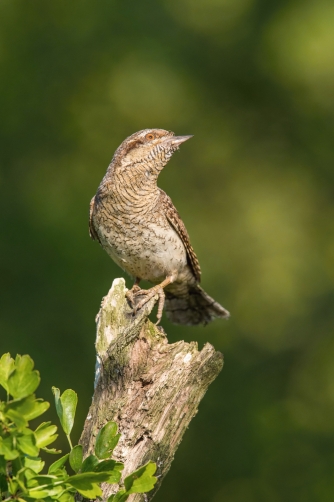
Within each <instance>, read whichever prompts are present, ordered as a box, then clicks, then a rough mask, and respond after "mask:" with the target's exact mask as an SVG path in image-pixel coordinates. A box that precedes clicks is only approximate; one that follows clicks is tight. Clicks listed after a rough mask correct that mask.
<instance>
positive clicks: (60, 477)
mask: <svg viewBox="0 0 334 502" xmlns="http://www.w3.org/2000/svg"><path fill="white" fill-rule="evenodd" d="M39 383H40V376H39V372H38V371H37V370H34V362H33V360H32V359H31V358H30V357H29V356H28V355H24V356H20V355H18V356H16V358H15V360H14V359H12V358H11V356H10V354H4V355H3V356H2V357H1V359H0V385H1V386H2V387H3V388H4V389H5V391H6V392H7V400H6V401H1V400H0V500H2V501H12V500H18V501H19V502H25V501H26V502H31V501H33V500H40V501H41V502H43V501H44V502H51V501H55V500H57V501H59V502H74V500H75V495H76V494H77V493H78V492H79V493H80V494H81V495H83V497H85V498H88V499H94V498H99V497H100V496H101V495H102V491H101V488H100V483H101V482H104V483H110V484H116V483H119V481H120V479H121V472H122V470H123V467H124V465H123V464H122V463H121V462H117V461H116V460H113V459H112V458H110V457H111V455H112V453H113V450H114V448H115V447H116V445H117V443H118V440H119V438H120V434H118V432H117V424H116V423H115V422H108V423H107V424H106V425H105V426H104V427H103V428H102V429H101V431H100V432H99V434H98V435H97V438H96V443H95V451H94V453H95V455H89V456H88V457H86V458H85V459H83V452H82V446H81V445H76V446H74V447H73V446H72V442H71V438H70V433H71V430H72V427H73V423H74V418H75V411H76V407H77V402H78V397H77V394H76V393H75V392H74V391H73V390H71V389H68V390H65V392H63V394H61V395H60V391H59V389H57V388H53V393H54V395H55V403H56V410H57V414H58V417H59V420H60V423H61V426H62V429H63V430H64V432H65V434H66V436H67V439H68V442H69V445H70V452H69V453H67V454H66V455H64V456H62V457H60V458H58V459H57V460H56V461H55V462H53V464H51V465H50V467H49V469H48V471H47V472H46V473H43V469H44V466H45V462H44V461H43V460H42V459H41V458H40V456H39V453H40V450H43V451H45V452H47V453H49V454H60V453H61V451H59V450H56V449H54V448H49V445H50V444H52V443H53V442H54V441H55V440H56V438H57V437H58V434H56V432H57V426H55V425H52V424H51V422H42V423H41V424H40V425H39V426H38V427H37V428H36V429H35V430H32V429H30V428H29V421H30V420H32V419H34V418H37V417H39V416H41V415H42V414H43V413H45V411H46V410H47V409H48V408H49V406H50V404H49V403H48V402H46V401H43V399H37V398H36V397H35V394H34V392H35V391H36V389H37V387H38V385H39ZM67 464H69V465H70V467H71V468H72V470H73V471H74V473H75V474H73V475H69V474H68V473H67V469H66V467H67ZM155 471H156V465H155V464H154V463H153V462H148V463H147V464H146V465H144V466H143V467H140V468H139V469H138V470H137V471H135V472H133V473H132V474H130V475H129V476H127V477H126V478H125V479H124V488H121V489H119V490H118V492H117V493H116V494H115V495H111V496H110V497H109V499H108V502H124V501H125V500H127V498H128V497H129V495H130V494H131V493H145V492H148V491H150V490H152V488H153V487H154V484H155V482H156V480H157V478H156V477H154V473H155Z"/></svg>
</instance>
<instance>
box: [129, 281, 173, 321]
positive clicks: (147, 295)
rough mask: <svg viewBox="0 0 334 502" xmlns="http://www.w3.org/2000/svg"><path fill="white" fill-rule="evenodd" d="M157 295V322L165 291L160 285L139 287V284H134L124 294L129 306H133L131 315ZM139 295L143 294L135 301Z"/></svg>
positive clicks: (160, 315)
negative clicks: (145, 287) (141, 297)
mask: <svg viewBox="0 0 334 502" xmlns="http://www.w3.org/2000/svg"><path fill="white" fill-rule="evenodd" d="M157 295H158V301H159V303H158V312H157V318H158V320H157V322H156V323H155V324H156V325H158V324H159V322H160V321H161V318H162V311H163V308H164V303H165V293H164V291H163V289H162V288H161V287H160V286H154V287H153V288H151V289H140V288H139V286H137V285H135V286H133V288H132V289H131V290H129V291H127V292H126V294H125V296H126V298H127V299H128V300H129V303H130V305H131V307H132V308H133V315H136V314H137V312H138V310H140V309H141V308H142V307H143V306H144V305H145V304H146V303H147V302H148V301H149V300H151V299H152V298H154V297H155V296H157ZM139 296H144V298H143V299H142V300H140V301H139V302H136V300H137V298H138V297H139Z"/></svg>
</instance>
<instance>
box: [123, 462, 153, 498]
mask: <svg viewBox="0 0 334 502" xmlns="http://www.w3.org/2000/svg"><path fill="white" fill-rule="evenodd" d="M156 470H157V466H156V464H155V463H154V462H148V463H147V464H145V465H143V466H142V467H140V468H139V469H137V470H136V471H134V472H132V473H131V474H130V475H129V476H127V477H126V478H125V479H124V486H125V489H126V492H127V493H129V494H130V493H145V492H149V491H150V490H152V489H153V488H154V485H155V483H156V482H157V478H156V477H154V476H153V474H154V473H155V471H156Z"/></svg>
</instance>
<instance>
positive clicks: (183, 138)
mask: <svg viewBox="0 0 334 502" xmlns="http://www.w3.org/2000/svg"><path fill="white" fill-rule="evenodd" d="M192 137H193V135H192V134H191V135H190V136H172V137H171V138H168V139H166V140H165V141H164V143H169V144H170V145H173V146H179V145H181V143H184V142H185V141H187V140H188V139H190V138H192Z"/></svg>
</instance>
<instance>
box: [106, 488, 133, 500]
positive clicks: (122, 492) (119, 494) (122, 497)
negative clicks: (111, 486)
mask: <svg viewBox="0 0 334 502" xmlns="http://www.w3.org/2000/svg"><path fill="white" fill-rule="evenodd" d="M128 498H129V495H128V494H127V493H126V491H125V490H119V491H118V492H117V493H115V494H114V495H110V497H109V498H108V502H125V501H126V500H127V499H128Z"/></svg>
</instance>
